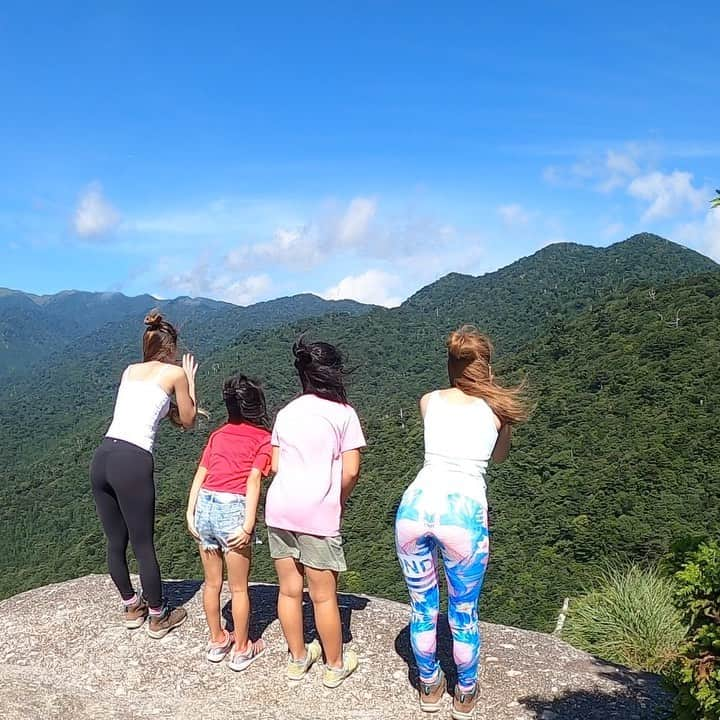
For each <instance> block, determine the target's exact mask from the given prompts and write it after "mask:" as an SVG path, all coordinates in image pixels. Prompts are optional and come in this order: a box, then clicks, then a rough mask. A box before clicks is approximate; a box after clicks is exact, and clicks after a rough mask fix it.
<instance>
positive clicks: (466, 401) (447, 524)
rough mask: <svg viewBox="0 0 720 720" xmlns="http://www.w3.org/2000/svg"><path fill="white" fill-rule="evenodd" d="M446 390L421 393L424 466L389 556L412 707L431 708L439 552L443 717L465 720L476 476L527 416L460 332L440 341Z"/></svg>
mask: <svg viewBox="0 0 720 720" xmlns="http://www.w3.org/2000/svg"><path fill="white" fill-rule="evenodd" d="M447 348H448V374H449V377H450V384H451V386H452V387H451V388H450V389H447V390H439V391H435V392H432V393H429V394H427V395H425V396H424V397H423V398H422V400H421V401H420V410H421V412H422V415H423V418H424V423H425V464H424V467H423V468H422V470H421V471H420V473H419V474H418V476H417V477H416V479H415V480H414V482H413V483H412V484H411V485H410V487H409V488H408V489H407V490H406V491H405V494H404V495H403V498H402V501H401V503H400V507H399V508H398V512H397V518H396V523H395V536H396V544H397V553H398V558H399V560H400V565H401V568H402V571H403V574H404V576H405V581H406V582H407V586H408V591H409V593H410V602H411V605H412V618H411V622H410V640H411V644H412V648H413V653H414V655H415V659H416V661H417V664H418V670H419V674H420V707H421V708H422V709H423V710H425V711H427V712H436V711H437V710H439V709H440V706H441V704H442V700H443V696H444V694H445V688H446V683H445V677H444V675H443V673H442V670H441V669H440V665H439V664H438V661H437V657H436V648H437V639H436V630H437V617H438V612H439V608H440V593H439V587H438V554H440V555H441V556H442V559H443V565H444V568H445V575H446V578H447V584H448V621H449V624H450V629H451V631H452V635H453V656H454V659H455V663H456V664H457V671H458V682H457V686H456V688H455V697H454V699H453V711H452V716H453V718H455V719H456V720H467V719H468V718H470V717H471V716H472V712H473V710H474V708H475V705H476V703H477V698H478V683H477V678H478V663H479V660H480V644H481V641H480V634H479V628H478V616H477V604H478V599H479V597H480V590H481V588H482V583H483V578H484V575H485V568H486V567H487V562H488V555H489V536H488V522H487V501H486V498H485V473H486V470H487V466H488V462H489V461H490V460H491V459H492V460H493V461H495V462H501V461H502V460H504V459H505V458H506V457H507V454H508V452H509V449H510V434H511V427H512V425H513V424H516V423H518V422H521V421H522V420H524V419H525V417H526V411H525V407H524V405H523V402H522V400H521V392H522V388H504V387H502V386H500V385H498V384H497V383H496V382H495V380H494V378H493V375H492V368H491V366H490V357H491V354H492V345H491V343H490V341H489V340H488V339H487V338H486V337H485V336H483V335H481V334H480V333H479V332H478V331H477V330H475V329H474V328H472V327H469V326H464V327H462V328H460V329H459V330H457V331H455V332H454V333H452V334H451V335H450V337H449V338H448V341H447Z"/></svg>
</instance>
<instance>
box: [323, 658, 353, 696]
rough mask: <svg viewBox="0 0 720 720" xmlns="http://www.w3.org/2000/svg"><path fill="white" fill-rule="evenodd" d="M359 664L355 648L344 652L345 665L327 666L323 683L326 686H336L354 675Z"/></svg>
mask: <svg viewBox="0 0 720 720" xmlns="http://www.w3.org/2000/svg"><path fill="white" fill-rule="evenodd" d="M357 666H358V657H357V654H356V653H355V652H354V651H353V650H348V651H347V652H345V653H343V666H342V667H341V668H331V667H325V674H324V675H323V685H324V686H325V687H326V688H336V687H337V686H338V685H340V684H341V683H343V682H344V681H345V680H346V679H347V678H348V677H349V676H350V675H352V674H353V673H354V672H355V671H356V670H357Z"/></svg>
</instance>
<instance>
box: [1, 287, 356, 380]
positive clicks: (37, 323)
mask: <svg viewBox="0 0 720 720" xmlns="http://www.w3.org/2000/svg"><path fill="white" fill-rule="evenodd" d="M153 308H159V309H160V310H161V312H163V313H164V314H165V315H166V316H167V317H168V319H169V320H171V321H172V322H173V323H176V324H177V326H178V327H179V328H181V330H182V333H181V334H182V335H183V337H184V340H185V341H186V343H187V342H190V343H191V345H192V346H193V347H195V346H197V345H200V346H202V347H205V346H206V345H210V346H214V345H216V344H218V343H220V344H223V343H224V342H226V341H229V340H231V339H232V338H233V337H235V336H236V335H237V334H238V333H239V332H241V331H243V330H247V329H248V328H251V327H258V328H260V327H267V326H268V325H272V324H276V323H280V322H287V321H289V320H295V319H299V318H302V317H314V316H317V315H324V314H326V313H334V312H337V313H350V314H359V313H362V312H366V311H367V310H368V309H369V308H370V306H367V305H363V304H361V303H357V302H354V301H352V300H339V301H335V300H323V299H322V298H319V297H316V296H315V295H309V294H303V295H296V296H293V297H286V298H279V299H277V300H270V301H268V302H262V303H257V304H255V305H249V306H247V307H239V306H237V305H232V304H230V303H225V302H218V301H216V300H209V299H207V298H189V297H179V298H175V299H172V300H157V299H156V298H154V297H152V295H138V296H136V297H128V296H126V295H123V294H122V293H94V292H82V291H77V290H67V291H63V292H60V293H57V294H55V295H33V294H31V293H24V292H21V291H18V290H9V289H6V288H0V377H2V376H3V375H8V374H15V373H17V372H22V371H23V370H24V369H27V368H28V367H29V366H31V365H32V366H33V367H34V366H36V365H37V364H38V363H44V362H45V361H47V359H53V360H55V359H57V358H58V357H60V356H61V355H62V353H63V351H64V350H65V349H66V348H67V349H68V350H70V351H71V352H82V351H83V350H84V349H93V350H94V351H98V350H103V349H107V348H112V347H124V346H127V345H131V346H132V348H133V350H134V351H135V350H136V348H137V345H138V341H139V338H140V336H141V334H142V327H143V325H142V321H143V318H144V317H145V315H146V313H147V312H148V311H149V310H151V309H153Z"/></svg>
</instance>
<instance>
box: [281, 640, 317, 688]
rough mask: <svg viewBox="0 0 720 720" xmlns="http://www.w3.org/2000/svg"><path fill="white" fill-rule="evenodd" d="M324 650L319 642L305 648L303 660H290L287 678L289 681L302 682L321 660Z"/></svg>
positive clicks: (315, 641)
mask: <svg viewBox="0 0 720 720" xmlns="http://www.w3.org/2000/svg"><path fill="white" fill-rule="evenodd" d="M321 655H322V648H321V647H320V643H319V642H318V641H317V640H313V641H312V642H311V643H310V644H309V645H306V646H305V657H304V658H303V659H302V660H293V659H292V657H290V658H288V664H287V676H288V679H289V680H302V679H303V678H304V677H305V676H306V675H307V674H308V670H310V668H311V667H312V666H313V665H314V664H315V663H316V662H317V661H318V660H319V659H320V656H321Z"/></svg>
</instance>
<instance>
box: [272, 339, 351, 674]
mask: <svg viewBox="0 0 720 720" xmlns="http://www.w3.org/2000/svg"><path fill="white" fill-rule="evenodd" d="M293 354H294V355H295V368H296V369H297V371H298V375H299V376H300V383H301V384H302V388H303V393H302V395H300V397H298V398H296V399H295V400H293V401H292V402H291V403H289V404H288V405H286V406H285V407H284V408H283V409H282V410H280V412H279V413H278V415H277V419H276V421H275V427H274V428H273V434H272V446H273V455H272V470H273V472H274V473H275V478H274V479H273V481H272V484H271V485H270V488H269V490H268V493H267V499H266V502H265V523H266V525H267V527H268V540H269V545H270V555H271V556H272V558H273V559H274V560H275V569H276V571H277V574H278V580H279V584H280V593H279V596H278V617H279V618H280V624H281V625H282V629H283V633H284V634H285V639H286V640H287V644H288V650H289V658H288V668H287V674H288V677H289V678H290V679H291V680H302V679H303V678H304V677H305V675H306V674H307V672H308V670H309V669H310V668H311V667H312V665H313V663H315V662H316V661H317V660H318V659H319V658H320V656H321V654H322V650H324V651H325V659H326V668H325V674H324V676H323V684H324V685H325V686H326V687H331V688H332V687H337V686H338V685H340V683H342V682H343V680H345V678H346V677H347V676H348V675H350V674H351V673H352V672H353V671H354V670H355V669H356V668H357V665H358V660H357V656H356V655H355V653H354V652H352V651H347V652H345V653H343V646H342V627H341V623H340V611H339V609H338V604H337V577H338V572H341V571H343V570H346V569H347V568H346V565H345V556H344V553H343V548H342V538H341V536H340V520H341V517H342V512H343V508H344V506H345V502H346V500H347V499H348V497H349V496H350V493H351V492H352V490H353V488H354V487H355V484H356V483H357V479H358V476H359V474H360V448H362V447H364V446H365V438H364V436H363V432H362V429H361V427H360V422H359V420H358V416H357V413H356V412H355V410H353V408H352V407H351V406H350V405H348V402H347V395H346V392H345V387H344V384H343V377H344V374H345V372H344V369H343V360H342V356H341V354H340V352H339V351H338V350H337V348H335V347H333V346H332V345H329V344H327V343H323V342H316V343H311V344H306V343H305V342H304V341H303V340H302V338H301V339H300V340H298V342H297V343H295V344H294V345H293ZM304 578H307V584H308V590H309V592H310V598H311V600H312V603H313V609H314V612H315V626H316V628H317V632H318V635H319V636H320V642H321V643H322V649H321V646H320V644H319V643H318V642H317V640H314V641H313V642H312V643H310V644H309V645H305V642H304V638H303V621H302V597H303V585H304Z"/></svg>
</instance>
